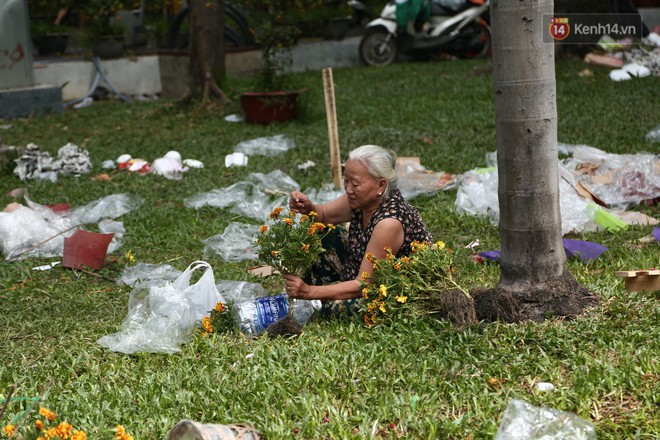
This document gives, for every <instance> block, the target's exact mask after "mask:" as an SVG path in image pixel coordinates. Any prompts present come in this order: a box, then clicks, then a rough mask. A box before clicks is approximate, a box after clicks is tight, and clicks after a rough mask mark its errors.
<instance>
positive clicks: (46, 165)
mask: <svg viewBox="0 0 660 440" xmlns="http://www.w3.org/2000/svg"><path fill="white" fill-rule="evenodd" d="M91 170H92V161H91V160H90V158H89V152H88V151H87V150H85V149H82V148H80V147H78V146H77V145H75V144H72V143H68V144H66V145H64V146H63V147H62V148H60V149H59V150H58V152H57V158H53V157H52V156H51V155H50V153H48V152H46V151H40V149H39V146H38V145H36V144H32V143H30V144H28V145H27V146H26V147H25V152H24V153H23V155H21V156H20V157H19V158H18V159H16V167H15V168H14V174H16V175H17V176H18V178H19V179H21V180H26V179H42V180H50V181H52V182H55V181H56V180H57V175H58V174H62V175H64V176H79V175H81V174H85V173H89V172H90V171H91Z"/></svg>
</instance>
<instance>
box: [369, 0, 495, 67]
mask: <svg viewBox="0 0 660 440" xmlns="http://www.w3.org/2000/svg"><path fill="white" fill-rule="evenodd" d="M396 3H397V2H395V1H390V2H388V3H387V5H385V7H384V8H383V10H382V12H381V13H380V16H379V17H378V18H376V19H375V20H372V21H371V22H369V23H368V24H367V28H366V31H365V34H364V36H363V37H362V40H361V41H360V59H361V60H362V62H363V63H364V64H365V65H367V66H387V65H389V64H392V63H393V62H394V61H395V60H396V59H397V56H398V55H400V54H401V55H407V56H411V57H414V58H423V59H429V58H432V57H433V56H434V55H436V54H437V53H439V52H445V53H449V54H451V55H453V56H457V57H460V58H476V57H484V56H488V55H489V54H490V26H489V24H488V21H487V20H488V17H489V15H488V13H489V7H490V2H489V0H432V1H431V7H430V16H429V18H428V21H425V20H423V19H422V18H421V17H419V18H418V20H417V21H416V22H415V23H411V24H410V25H409V26H408V29H405V30H401V29H399V28H398V25H397V19H396V8H397V5H396Z"/></svg>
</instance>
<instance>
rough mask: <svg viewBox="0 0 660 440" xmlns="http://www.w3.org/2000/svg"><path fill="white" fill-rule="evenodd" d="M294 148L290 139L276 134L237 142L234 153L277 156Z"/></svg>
mask: <svg viewBox="0 0 660 440" xmlns="http://www.w3.org/2000/svg"><path fill="white" fill-rule="evenodd" d="M295 146H296V145H295V142H294V141H293V139H292V138H290V137H288V136H286V135H283V134H278V135H275V136H271V137H260V138H256V139H251V140H248V141H242V142H239V143H238V144H237V145H236V146H235V147H234V152H236V153H243V154H245V155H246V156H256V155H260V156H277V155H278V154H282V153H285V152H287V151H289V150H290V149H292V148H295Z"/></svg>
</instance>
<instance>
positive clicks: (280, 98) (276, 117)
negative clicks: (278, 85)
mask: <svg viewBox="0 0 660 440" xmlns="http://www.w3.org/2000/svg"><path fill="white" fill-rule="evenodd" d="M300 93H301V90H294V91H287V92H246V93H243V94H241V108H242V109H243V115H244V116H245V122H250V123H255V124H270V123H271V122H284V121H290V120H292V119H296V118H297V117H298V96H299V95H300Z"/></svg>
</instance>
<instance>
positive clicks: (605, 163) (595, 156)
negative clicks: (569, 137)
mask: <svg viewBox="0 0 660 440" xmlns="http://www.w3.org/2000/svg"><path fill="white" fill-rule="evenodd" d="M564 165H565V166H566V168H567V169H568V170H569V171H570V172H571V173H573V175H574V176H575V178H576V180H578V181H580V182H582V183H583V184H584V185H586V186H587V187H588V188H589V190H590V191H591V192H593V193H594V194H596V195H597V196H598V197H599V198H600V199H602V200H603V201H604V202H605V203H607V204H608V205H609V206H610V207H611V208H614V207H616V208H621V209H626V208H627V207H629V206H632V205H637V204H639V203H640V202H642V201H643V200H648V199H654V198H656V197H660V155H653V154H648V153H639V154H612V153H606V152H605V151H602V150H599V149H598V148H594V147H590V146H587V145H578V146H576V147H575V151H574V153H573V157H572V158H568V159H565V160H564ZM591 166H595V168H594V169H593V171H592V172H590V173H588V174H581V173H579V172H578V169H579V168H580V167H591Z"/></svg>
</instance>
